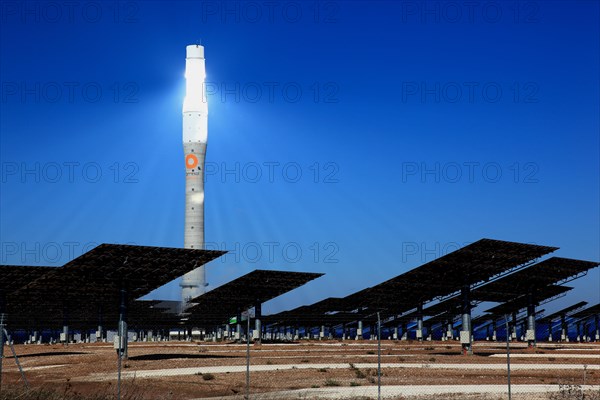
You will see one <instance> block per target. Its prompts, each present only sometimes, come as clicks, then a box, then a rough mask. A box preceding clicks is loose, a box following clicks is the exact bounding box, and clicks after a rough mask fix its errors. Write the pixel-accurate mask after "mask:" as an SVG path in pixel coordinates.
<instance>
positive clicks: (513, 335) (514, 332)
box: [511, 311, 517, 340]
mask: <svg viewBox="0 0 600 400" xmlns="http://www.w3.org/2000/svg"><path fill="white" fill-rule="evenodd" d="M511 326H512V332H511V340H516V339H517V312H516V311H513V313H512V322H511Z"/></svg>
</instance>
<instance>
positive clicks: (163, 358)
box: [129, 354, 239, 361]
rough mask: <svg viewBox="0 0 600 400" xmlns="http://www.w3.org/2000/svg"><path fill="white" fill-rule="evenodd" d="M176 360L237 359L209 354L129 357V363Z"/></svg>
mask: <svg viewBox="0 0 600 400" xmlns="http://www.w3.org/2000/svg"><path fill="white" fill-rule="evenodd" d="M176 358H239V357H236V356H220V355H210V354H143V355H141V356H131V357H129V360H131V361H156V360H173V359H176Z"/></svg>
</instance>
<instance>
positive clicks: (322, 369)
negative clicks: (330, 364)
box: [319, 368, 327, 372]
mask: <svg viewBox="0 0 600 400" xmlns="http://www.w3.org/2000/svg"><path fill="white" fill-rule="evenodd" d="M319 372H327V368H319Z"/></svg>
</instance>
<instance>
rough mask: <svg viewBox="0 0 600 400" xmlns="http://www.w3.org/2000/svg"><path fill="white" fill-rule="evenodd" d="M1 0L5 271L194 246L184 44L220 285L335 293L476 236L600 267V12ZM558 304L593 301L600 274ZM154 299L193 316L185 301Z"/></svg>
mask: <svg viewBox="0 0 600 400" xmlns="http://www.w3.org/2000/svg"><path fill="white" fill-rule="evenodd" d="M269 4H271V3H268V2H236V1H229V2H221V1H204V2H194V1H181V2H160V1H139V2H135V1H133V2H127V1H122V2H94V1H90V2H86V1H84V2H79V3H78V5H77V6H76V7H75V8H69V6H68V5H65V4H63V3H57V2H49V3H46V2H28V3H22V2H15V1H6V2H3V3H2V9H1V10H0V12H1V15H0V18H1V24H0V35H1V37H0V76H1V81H2V87H1V93H0V95H1V99H0V102H1V103H0V105H1V114H0V146H1V148H0V157H1V160H2V176H1V186H0V189H1V196H0V213H1V217H0V236H1V238H0V239H1V240H0V241H1V242H2V249H1V256H2V263H8V264H19V263H26V264H32V265H34V264H38V265H44V264H48V265H62V264H63V263H64V262H66V261H68V260H69V259H70V258H72V257H71V256H77V255H80V254H81V252H82V251H83V250H84V249H86V248H89V247H91V246H93V245H94V244H96V243H102V242H108V243H135V244H143V245H156V246H173V247H179V246H182V245H183V205H184V175H183V173H184V167H183V157H182V156H183V151H182V146H181V105H182V99H183V89H184V78H183V71H184V66H185V46H186V45H187V44H193V43H195V42H197V41H198V40H201V43H202V44H203V45H204V46H205V54H206V60H207V61H206V65H207V80H208V82H209V92H210V94H209V146H208V153H207V174H208V176H207V184H206V240H207V242H208V244H209V246H212V247H214V248H216V247H218V248H225V249H230V250H234V253H230V254H229V255H227V256H226V257H225V258H224V259H223V260H218V261H215V262H213V263H212V264H209V266H208V267H207V275H208V280H209V283H210V284H211V285H212V286H213V287H214V286H216V285H219V284H222V283H224V282H226V281H228V280H230V279H233V278H235V277H237V276H240V275H242V274H244V273H246V272H249V271H251V270H253V269H256V268H267V269H286V270H299V271H315V272H325V273H326V276H324V277H323V278H320V279H319V280H317V281H315V282H312V283H311V284H309V285H307V286H305V287H303V288H301V289H299V290H297V291H295V292H293V293H290V294H288V295H286V296H283V297H282V298H280V299H278V300H276V301H273V302H271V303H269V304H267V305H266V307H265V308H264V310H265V311H267V312H269V311H278V310H281V309H284V308H288V307H293V306H296V305H299V304H303V303H308V302H313V301H317V300H320V299H322V298H324V297H328V296H343V295H346V294H349V293H351V292H353V291H356V290H359V289H362V288H364V287H366V286H370V285H373V284H376V283H379V282H381V281H383V280H385V279H388V278H391V277H393V276H396V275H398V274H400V273H402V272H404V271H406V270H408V269H410V268H413V267H416V266H418V265H420V264H422V263H423V262H425V261H429V260H431V259H432V258H435V257H437V256H440V255H443V254H444V253H445V252H447V251H451V250H453V249H455V248H456V247H457V246H460V245H464V244H467V243H470V242H473V241H475V240H477V239H479V238H482V237H489V238H496V239H502V240H512V241H523V242H531V243H538V244H544V245H552V246H558V247H560V248H561V249H560V250H559V251H558V252H557V253H556V255H560V256H564V257H573V258H582V259H588V260H600V245H599V243H600V233H599V231H600V214H599V211H600V210H599V209H600V207H599V204H600V198H599V194H600V186H599V182H600V179H599V178H600V177H599V173H600V172H599V171H600V162H599V152H600V141H599V129H600V126H599V110H600V102H599V88H600V82H599V73H598V71H600V65H599V51H600V50H599V49H600V44H599V37H600V32H599V21H600V18H599V17H600V9H599V3H598V2H595V1H580V2H577V1H569V2H560V1H539V2H536V1H533V2H521V3H519V2H516V3H515V2H499V3H493V4H495V6H494V7H495V8H493V7H491V6H490V5H489V2H472V3H468V4H473V5H472V6H468V5H466V4H465V3H462V2H450V3H448V2H437V1H430V2H426V3H425V2H418V1H398V2H368V3H367V2H346V1H332V2H328V1H323V2H288V1H282V2H278V3H276V4H275V5H272V6H271V5H269ZM574 286H575V287H576V291H575V292H574V293H571V294H569V295H568V296H567V297H566V298H565V299H561V300H560V301H557V302H556V304H553V305H552V306H550V305H549V306H548V307H546V309H550V308H558V307H560V306H561V305H566V303H568V302H575V301H579V300H588V301H591V302H598V301H600V294H599V292H600V290H599V289H600V273H599V272H598V269H596V270H594V271H592V272H590V274H589V275H588V276H587V277H585V278H584V279H581V280H579V281H577V282H576V283H574ZM152 296H153V297H160V298H172V299H176V298H178V297H179V287H178V286H177V283H172V284H170V285H167V286H166V287H163V288H161V289H159V290H157V291H156V292H155V293H153V294H152Z"/></svg>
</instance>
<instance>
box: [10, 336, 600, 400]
mask: <svg viewBox="0 0 600 400" xmlns="http://www.w3.org/2000/svg"><path fill="white" fill-rule="evenodd" d="M15 350H16V352H17V354H18V356H19V361H20V363H21V366H22V367H23V368H24V372H25V376H26V378H27V380H28V382H29V384H30V385H31V387H33V388H38V389H39V388H43V389H48V390H52V391H57V392H59V393H63V394H64V398H68V396H69V395H82V396H84V397H85V396H89V395H105V396H107V398H110V397H112V396H113V395H114V393H116V385H117V381H116V373H117V356H116V352H115V350H114V349H113V347H112V345H111V344H106V343H98V344H96V343H93V344H69V345H67V346H65V345H48V344H46V345H15ZM505 351H506V350H505V345H503V344H501V343H492V342H479V343H476V344H475V347H474V353H475V354H474V355H472V356H465V355H462V354H461V353H460V345H459V344H457V343H455V342H424V343H419V342H410V341H408V342H398V341H383V342H382V345H381V356H382V357H381V361H382V363H384V364H385V363H410V364H412V363H415V364H423V363H425V364H429V365H435V364H439V363H442V364H499V365H506V358H504V357H490V355H492V354H506V353H505ZM511 353H512V354H513V355H514V354H536V353H537V354H543V355H544V357H541V358H537V357H536V358H518V357H514V358H512V359H511V365H515V364H556V365H561V364H578V365H600V343H581V344H579V343H568V344H564V345H560V344H556V343H555V344H551V345H545V344H539V345H538V347H537V348H534V349H527V348H526V347H525V346H524V345H523V344H521V343H515V344H513V345H512V347H511ZM557 354H567V355H568V356H567V357H566V358H562V357H558V358H557V357H555V355H557ZM128 355H129V358H128V359H127V360H124V361H123V364H122V367H123V369H122V371H123V372H126V373H127V374H129V373H130V372H133V371H143V370H159V369H160V370H162V369H174V368H189V367H221V368H222V369H219V370H218V371H217V372H215V373H210V374H197V375H179V376H178V375H176V376H158V377H151V378H139V377H134V378H131V377H127V378H126V379H123V381H122V392H123V393H124V394H125V395H124V396H123V398H130V399H152V400H154V399H178V400H179V399H197V398H203V397H216V396H228V395H235V394H240V395H241V394H243V393H245V387H246V386H245V385H246V374H245V373H244V372H228V367H230V366H244V365H246V346H245V345H239V344H233V343H224V342H221V343H204V342H201V343H189V342H149V343H130V344H129V354H128ZM579 355H596V356H597V357H593V358H582V357H578V356H579ZM546 356H547V357H546ZM250 359H251V362H250V363H251V365H271V366H276V365H290V364H293V365H301V364H323V363H330V364H348V366H347V367H346V366H344V367H343V368H340V369H333V368H310V369H285V370H275V371H267V372H252V373H251V374H250V391H251V393H266V392H272V391H280V390H293V389H301V388H316V387H328V386H371V385H373V384H376V382H377V370H376V368H357V367H356V366H354V365H355V364H360V363H377V346H376V342H372V341H347V342H341V341H338V340H325V341H301V342H299V343H293V344H262V345H251V348H250ZM350 364H352V365H350ZM98 376H105V379H104V380H103V381H98V380H94V379H91V378H93V377H98ZM511 378H512V383H513V384H563V385H567V384H568V385H600V370H594V369H585V370H582V369H579V370H569V369H564V370H563V369H546V370H544V369H531V370H515V371H512V373H511ZM506 380H507V373H506V370H504V369H499V370H484V369H481V370H480V369H460V368H456V369H437V368H427V367H425V368H383V369H382V378H381V383H382V385H461V384H464V385H467V384H468V385H473V384H505V383H506ZM2 385H3V386H2V388H3V389H7V388H9V389H10V388H19V387H21V386H23V381H22V379H21V376H20V374H19V371H18V369H17V367H16V364H15V360H14V358H13V357H12V355H11V353H10V351H9V349H8V348H5V359H4V360H3V373H2ZM493 397H494V396H487V397H485V396H482V397H481V398H493ZM496 397H497V396H496ZM0 398H1V397H0Z"/></svg>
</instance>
